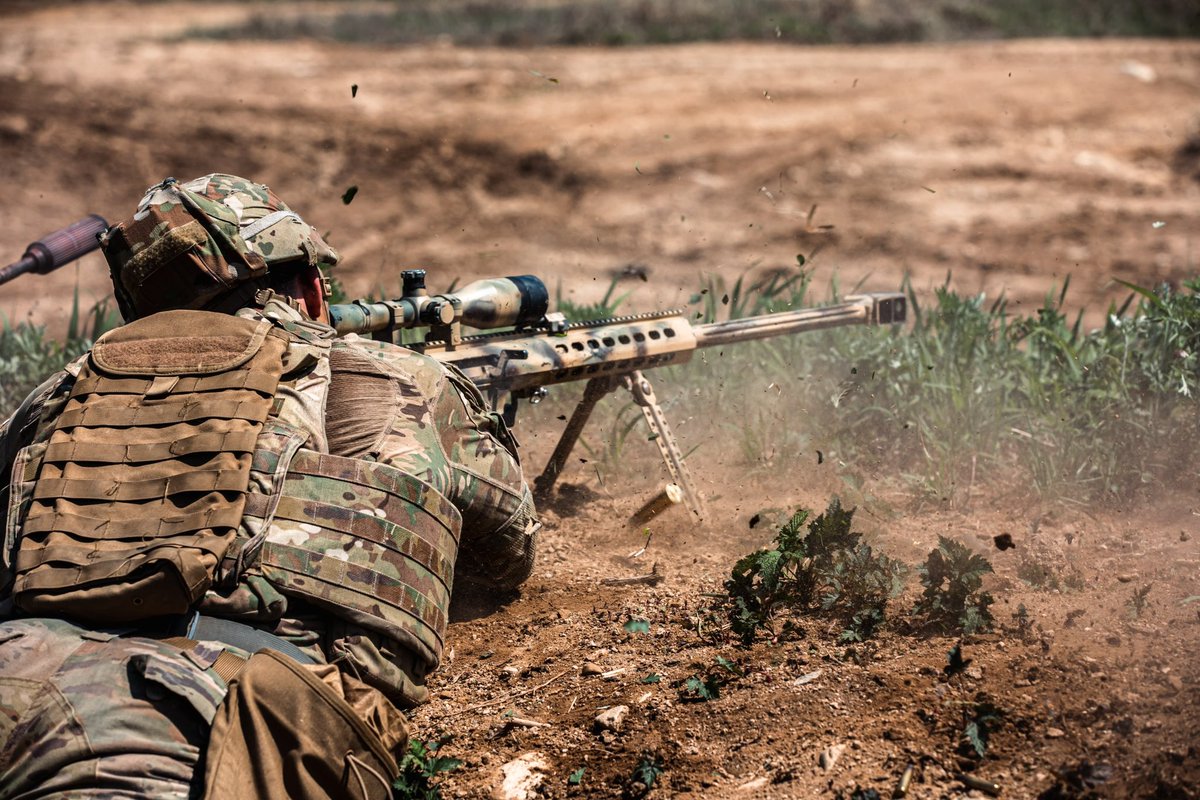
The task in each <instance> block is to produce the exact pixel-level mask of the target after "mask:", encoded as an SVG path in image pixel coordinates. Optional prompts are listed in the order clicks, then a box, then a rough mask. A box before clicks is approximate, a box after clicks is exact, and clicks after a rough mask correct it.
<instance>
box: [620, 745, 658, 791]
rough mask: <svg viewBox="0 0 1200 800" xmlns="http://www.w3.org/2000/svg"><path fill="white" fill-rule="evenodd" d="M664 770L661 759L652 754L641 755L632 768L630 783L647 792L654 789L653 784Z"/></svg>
mask: <svg viewBox="0 0 1200 800" xmlns="http://www.w3.org/2000/svg"><path fill="white" fill-rule="evenodd" d="M665 770H666V766H665V765H664V764H663V761H662V759H661V758H659V757H658V756H657V755H654V754H652V753H647V754H645V755H643V756H642V757H641V758H640V759H639V760H638V763H637V765H636V766H635V767H634V768H633V774H632V775H630V776H629V777H630V781H631V782H632V783H633V784H634V785H637V784H641V785H642V786H644V787H645V789H644V790H643V791H649V790H650V789H652V788H654V783H655V782H656V781H657V780H658V779H659V778H660V777H661V776H662V774H663V772H664V771H665Z"/></svg>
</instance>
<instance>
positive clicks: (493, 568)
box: [434, 367, 541, 590]
mask: <svg viewBox="0 0 1200 800" xmlns="http://www.w3.org/2000/svg"><path fill="white" fill-rule="evenodd" d="M447 378H448V380H447V381H446V382H445V384H444V390H443V391H442V392H441V394H440V395H439V396H438V397H437V398H436V402H435V405H434V415H435V417H436V418H437V420H438V423H439V426H440V428H441V435H442V446H443V449H444V450H445V451H446V454H447V456H448V458H449V461H450V470H451V494H450V497H451V500H452V502H454V504H455V505H456V506H458V508H459V510H460V511H461V512H462V514H463V533H462V541H461V543H460V545H459V557H458V565H457V569H456V573H455V574H456V579H459V578H461V579H465V580H467V581H469V582H471V583H476V584H482V585H484V586H488V587H493V588H498V589H505V590H507V589H514V588H516V587H517V586H520V585H521V584H522V583H524V582H525V580H526V579H527V578H528V577H529V574H530V572H531V571H532V570H533V560H534V554H535V550H536V543H537V531H538V529H539V528H540V527H541V524H540V523H539V522H538V518H537V512H536V510H535V509H534V505H533V496H532V494H531V493H530V490H529V485H528V484H527V483H526V481H525V476H524V474H523V473H522V471H521V463H520V459H519V456H518V454H517V443H516V440H515V439H514V438H513V435H512V432H511V431H509V429H508V426H507V425H506V424H505V423H504V420H503V419H501V418H500V415H499V414H496V413H494V412H491V411H488V410H487V405H486V403H485V402H484V399H483V397H482V396H481V395H480V394H479V390H478V389H476V388H475V385H474V384H473V383H471V381H470V380H468V379H467V378H466V377H465V376H463V375H462V373H460V372H458V371H457V370H455V369H454V368H453V367H448V368H447Z"/></svg>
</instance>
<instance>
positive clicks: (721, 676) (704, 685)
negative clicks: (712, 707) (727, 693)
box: [679, 656, 742, 703]
mask: <svg viewBox="0 0 1200 800" xmlns="http://www.w3.org/2000/svg"><path fill="white" fill-rule="evenodd" d="M730 676H733V677H739V678H740V677H741V676H742V670H741V669H740V668H739V667H738V666H737V664H734V663H733V662H732V661H730V660H729V659H727V658H724V657H722V656H717V659H716V665H715V668H713V667H710V668H709V669H708V670H707V671H706V672H705V673H704V674H703V675H692V676H691V677H689V678H687V679H685V680H684V681H683V683H682V684H681V688H680V690H679V699H680V700H684V701H687V702H693V703H707V702H708V701H709V700H716V699H717V698H718V697H720V696H721V687H722V686H724V685H725V684H727V683H729V681H730V679H731V678H730Z"/></svg>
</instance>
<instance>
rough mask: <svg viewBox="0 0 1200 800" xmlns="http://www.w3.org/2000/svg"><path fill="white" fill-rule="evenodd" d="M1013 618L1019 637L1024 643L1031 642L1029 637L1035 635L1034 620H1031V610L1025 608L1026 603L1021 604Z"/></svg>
mask: <svg viewBox="0 0 1200 800" xmlns="http://www.w3.org/2000/svg"><path fill="white" fill-rule="evenodd" d="M1012 616H1013V622H1014V623H1015V624H1016V627H1017V636H1018V637H1019V638H1020V639H1021V641H1022V642H1027V641H1029V637H1030V636H1032V635H1033V620H1032V619H1030V618H1029V609H1027V608H1025V604H1024V603H1021V604H1020V605H1018V606H1017V610H1016V611H1014V612H1013V615H1012Z"/></svg>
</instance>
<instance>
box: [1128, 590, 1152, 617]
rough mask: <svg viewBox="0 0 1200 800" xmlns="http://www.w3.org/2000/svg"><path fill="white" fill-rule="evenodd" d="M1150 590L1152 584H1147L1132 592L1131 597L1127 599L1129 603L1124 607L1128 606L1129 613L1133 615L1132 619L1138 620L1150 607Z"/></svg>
mask: <svg viewBox="0 0 1200 800" xmlns="http://www.w3.org/2000/svg"><path fill="white" fill-rule="evenodd" d="M1152 588H1154V584H1153V583H1147V584H1145V585H1144V586H1139V587H1137V588H1135V589H1134V590H1133V595H1132V596H1131V597H1130V598H1129V602H1128V603H1126V605H1128V606H1129V611H1130V613H1131V614H1133V618H1134V619H1138V618H1140V617H1141V616H1142V614H1143V613H1145V611H1146V608H1147V607H1148V606H1149V605H1150V590H1151V589H1152Z"/></svg>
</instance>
